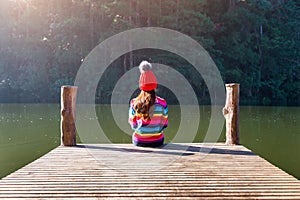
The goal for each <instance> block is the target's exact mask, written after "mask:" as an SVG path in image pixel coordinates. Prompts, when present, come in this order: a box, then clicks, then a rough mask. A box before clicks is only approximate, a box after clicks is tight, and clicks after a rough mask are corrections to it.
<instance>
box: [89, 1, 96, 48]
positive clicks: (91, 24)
mask: <svg viewBox="0 0 300 200" xmlns="http://www.w3.org/2000/svg"><path fill="white" fill-rule="evenodd" d="M89 14H90V16H89V20H90V22H89V29H90V30H89V32H90V48H91V49H93V48H94V41H95V40H94V3H93V2H90V13H89Z"/></svg>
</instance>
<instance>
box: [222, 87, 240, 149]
mask: <svg viewBox="0 0 300 200" xmlns="http://www.w3.org/2000/svg"><path fill="white" fill-rule="evenodd" d="M225 86H226V93H227V95H226V104H225V107H224V108H223V115H224V117H225V119H226V144H228V145H235V144H239V93H240V84H237V83H230V84H226V85H225Z"/></svg>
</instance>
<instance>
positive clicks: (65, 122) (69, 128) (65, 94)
mask: <svg viewBox="0 0 300 200" xmlns="http://www.w3.org/2000/svg"><path fill="white" fill-rule="evenodd" d="M76 94H77V86H62V87H61V122H60V132H61V144H62V145H64V146H75V145H76V127H75V120H76V112H75V110H76Z"/></svg>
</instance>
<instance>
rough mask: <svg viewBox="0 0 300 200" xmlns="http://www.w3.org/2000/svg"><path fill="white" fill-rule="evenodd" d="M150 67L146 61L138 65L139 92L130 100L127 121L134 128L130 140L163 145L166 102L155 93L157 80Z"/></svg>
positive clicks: (166, 117)
mask: <svg viewBox="0 0 300 200" xmlns="http://www.w3.org/2000/svg"><path fill="white" fill-rule="evenodd" d="M151 68H152V66H151V64H150V63H149V62H147V61H143V62H141V64H140V65H139V69H140V72H141V75H140V82H139V87H140V90H141V92H140V94H139V95H138V96H137V97H136V98H134V99H132V100H131V101H130V108H129V120H128V121H129V124H130V125H131V128H132V129H133V130H134V133H133V135H132V142H133V144H135V145H137V146H148V147H157V146H161V145H163V143H164V133H163V130H164V129H165V128H166V127H167V126H168V106H167V102H166V101H165V100H164V99H163V98H161V97H159V96H156V94H155V89H156V87H157V80H156V77H155V75H154V73H153V72H152V71H151Z"/></svg>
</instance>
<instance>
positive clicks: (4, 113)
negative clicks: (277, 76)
mask: <svg viewBox="0 0 300 200" xmlns="http://www.w3.org/2000/svg"><path fill="white" fill-rule="evenodd" d="M195 108H196V107H193V106H189V109H195ZM120 109H125V110H127V106H121V107H120ZM199 111H200V116H201V120H200V127H199V129H198V132H197V135H196V137H195V140H194V142H202V141H203V138H204V136H205V134H206V131H207V128H208V125H209V120H210V112H211V110H210V106H200V107H199ZM220 111H221V110H220ZM96 112H97V118H96V119H93V118H89V116H82V115H81V116H78V115H77V118H79V119H84V120H86V121H87V122H88V121H89V120H90V121H92V120H97V121H98V120H99V121H100V125H101V127H102V129H103V131H104V132H105V134H106V136H107V137H108V138H109V140H110V141H112V142H114V143H131V137H130V135H129V134H126V133H124V131H122V130H121V129H120V128H118V126H117V125H116V124H115V122H114V120H112V114H111V108H110V106H108V105H97V106H96ZM180 113H181V110H180V107H179V106H172V105H171V106H169V127H168V128H167V129H166V131H165V135H166V142H169V141H171V140H172V138H173V137H174V134H175V133H176V132H177V130H178V127H179V124H180V115H181V114H180ZM87 115H88V113H87ZM124 118H126V117H124ZM183 119H184V120H192V119H188V118H185V117H183ZM126 120H127V119H125V121H126ZM299 122H300V107H254V106H241V107H240V142H241V144H243V145H244V146H246V147H247V148H249V149H251V150H252V151H254V152H255V153H256V154H258V155H260V156H261V157H263V158H265V159H266V160H268V161H269V162H271V163H273V164H275V165H276V166H278V167H280V168H281V169H283V170H285V171H286V172H288V173H290V174H292V175H293V176H295V177H297V178H298V179H300V156H299V153H300V123H299ZM59 124H60V105H58V104H0V178H1V177H4V176H6V175H7V174H9V173H11V172H13V171H15V170H17V169H18V168H20V167H22V166H24V165H25V164H27V163H29V162H31V161H33V160H35V159H36V158H38V157H40V156H42V155H44V154H45V153H47V152H49V151H50V150H51V149H53V148H55V147H57V146H58V145H59V144H60V128H59ZM128 127H129V126H128ZM186 131H187V132H189V130H186ZM224 132H225V130H224V129H223V131H222V134H221V136H220V138H219V141H220V142H224V141H225V136H224V135H225V134H224ZM79 135H80V136H81V135H82V133H81V134H79ZM80 139H82V138H80V137H78V138H77V140H78V141H79V142H80ZM84 142H86V141H85V140H84ZM88 142H93V141H88Z"/></svg>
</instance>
